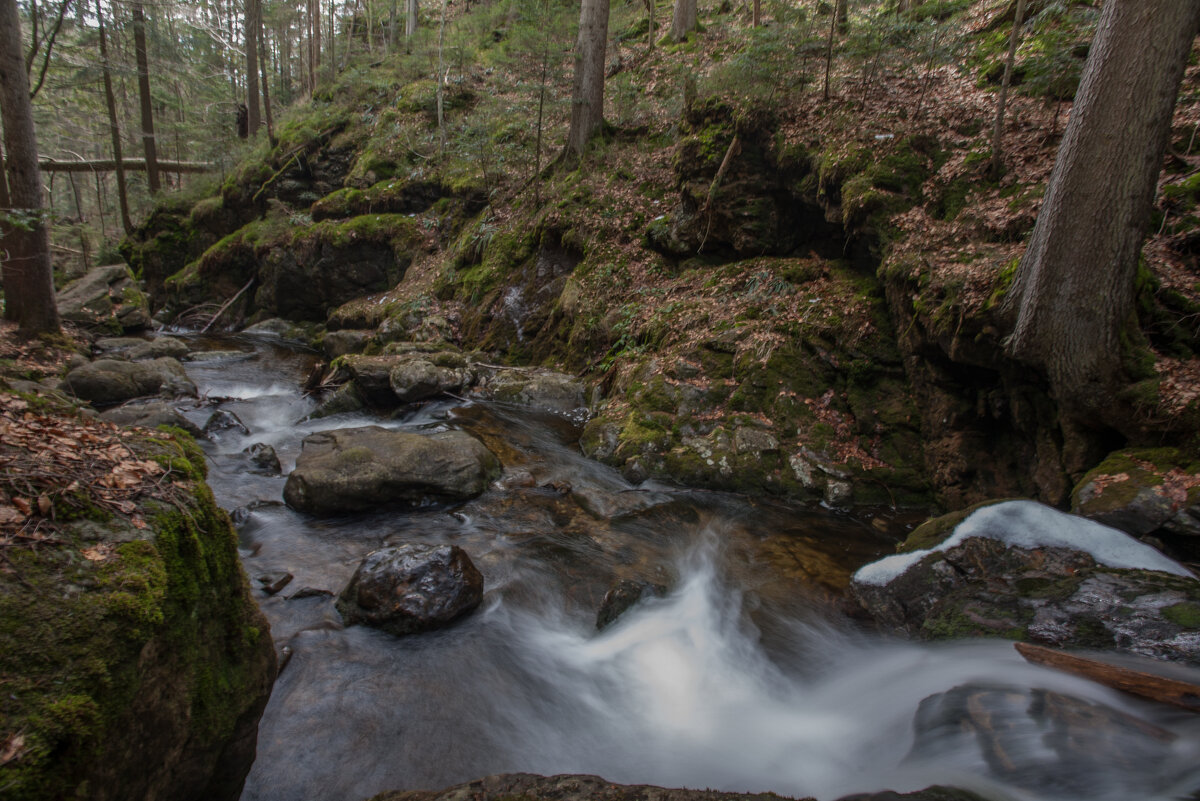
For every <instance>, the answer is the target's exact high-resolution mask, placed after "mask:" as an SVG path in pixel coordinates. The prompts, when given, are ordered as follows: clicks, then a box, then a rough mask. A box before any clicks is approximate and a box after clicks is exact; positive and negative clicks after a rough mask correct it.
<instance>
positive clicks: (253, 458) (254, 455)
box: [242, 442, 282, 475]
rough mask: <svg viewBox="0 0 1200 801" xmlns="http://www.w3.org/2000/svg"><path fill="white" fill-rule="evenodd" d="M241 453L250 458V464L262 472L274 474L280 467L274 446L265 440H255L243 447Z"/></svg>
mask: <svg viewBox="0 0 1200 801" xmlns="http://www.w3.org/2000/svg"><path fill="white" fill-rule="evenodd" d="M242 453H244V454H246V456H248V457H249V458H250V464H252V465H254V466H255V467H256V468H258V470H260V471H262V472H264V473H270V474H272V475H275V474H278V473H279V472H280V470H281V469H282V468H281V466H280V464H279V455H278V454H277V453H275V449H274V448H272V447H271V446H270V445H268V444H266V443H265V442H255V443H254V444H253V445H251V446H250V447H248V448H245V449H244V450H243V451H242Z"/></svg>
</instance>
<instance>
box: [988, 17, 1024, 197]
mask: <svg viewBox="0 0 1200 801" xmlns="http://www.w3.org/2000/svg"><path fill="white" fill-rule="evenodd" d="M1024 19H1025V0H1017V12H1016V14H1015V16H1014V17H1013V28H1012V35H1010V36H1009V37H1008V56H1006V57H1005V59H1004V78H1003V79H1002V80H1001V81H1000V96H999V97H997V98H996V125H995V127H994V128H993V129H992V178H993V179H994V180H997V181H999V180H1000V174H1001V173H1002V172H1003V171H1004V108H1005V106H1006V105H1007V103H1008V86H1009V84H1010V83H1011V82H1012V72H1013V64H1014V63H1015V62H1016V60H1017V47H1018V46H1019V45H1020V44H1021V23H1022V21H1023V20H1024Z"/></svg>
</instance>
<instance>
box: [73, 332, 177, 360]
mask: <svg viewBox="0 0 1200 801" xmlns="http://www.w3.org/2000/svg"><path fill="white" fill-rule="evenodd" d="M93 348H94V349H95V351H96V352H97V353H101V354H104V355H105V356H107V357H109V358H114V359H128V360H129V361H131V362H140V361H144V360H146V359H161V358H163V357H170V358H172V359H182V358H184V357H185V356H187V355H188V353H190V352H191V348H190V347H188V344H187V343H186V342H184V341H183V340H182V339H177V338H176V337H155V338H154V339H142V338H141V337H103V338H101V339H97V340H96V344H95V345H94V346H93Z"/></svg>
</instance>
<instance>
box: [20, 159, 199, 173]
mask: <svg viewBox="0 0 1200 801" xmlns="http://www.w3.org/2000/svg"><path fill="white" fill-rule="evenodd" d="M157 164H158V169H159V170H161V171H162V172H177V173H185V172H186V173H198V172H212V171H213V170H215V169H216V168H217V165H216V164H213V163H212V162H209V161H159V162H157ZM38 167H39V168H40V169H41V171H42V172H115V171H116V169H117V162H116V160H115V159H90V160H85V161H57V160H55V159H39V160H38ZM121 168H122V169H124V170H130V171H133V172H145V171H146V160H145V159H121Z"/></svg>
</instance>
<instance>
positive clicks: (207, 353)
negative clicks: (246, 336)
mask: <svg viewBox="0 0 1200 801" xmlns="http://www.w3.org/2000/svg"><path fill="white" fill-rule="evenodd" d="M253 358H254V353H253V352H251V351H246V350H198V351H193V352H192V353H189V354H188V357H187V359H186V361H189V362H196V363H199V364H212V363H214V362H244V361H249V360H250V359H253Z"/></svg>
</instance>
